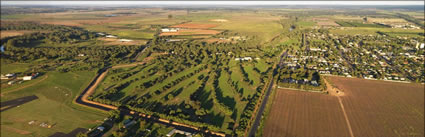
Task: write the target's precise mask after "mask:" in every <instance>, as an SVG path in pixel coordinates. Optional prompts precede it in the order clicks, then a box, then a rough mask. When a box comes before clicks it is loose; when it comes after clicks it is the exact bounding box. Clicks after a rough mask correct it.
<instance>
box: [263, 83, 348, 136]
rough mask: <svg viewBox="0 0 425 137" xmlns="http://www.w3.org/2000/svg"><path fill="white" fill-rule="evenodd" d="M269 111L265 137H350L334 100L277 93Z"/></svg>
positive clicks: (282, 91)
mask: <svg viewBox="0 0 425 137" xmlns="http://www.w3.org/2000/svg"><path fill="white" fill-rule="evenodd" d="M271 109H272V110H271V111H270V115H269V116H268V118H267V121H266V126H265V128H264V134H263V136H265V137H295V136H298V137H313V136H314V137H348V136H350V134H349V131H348V127H347V124H346V122H345V120H344V115H343V112H342V109H341V107H340V105H339V103H338V98H337V97H336V96H330V95H324V94H320V93H312V92H303V91H294V90H286V89H278V90H277V93H276V96H275V98H274V99H273V106H272V108H271Z"/></svg>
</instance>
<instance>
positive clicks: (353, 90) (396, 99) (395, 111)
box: [329, 77, 424, 136]
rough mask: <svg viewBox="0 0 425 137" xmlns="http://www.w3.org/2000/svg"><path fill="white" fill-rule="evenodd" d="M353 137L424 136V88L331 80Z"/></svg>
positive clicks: (409, 85) (358, 80)
mask: <svg viewBox="0 0 425 137" xmlns="http://www.w3.org/2000/svg"><path fill="white" fill-rule="evenodd" d="M329 78H330V81H331V82H332V83H334V84H335V85H336V87H337V88H339V89H341V90H342V91H344V94H345V95H344V96H341V99H342V103H343V104H344V106H345V110H346V112H347V116H348V119H349V120H350V123H351V127H352V130H353V133H354V136H424V130H423V129H424V109H423V108H424V99H423V97H424V85H422V84H406V83H396V82H385V81H374V80H363V79H357V78H341V77H329Z"/></svg>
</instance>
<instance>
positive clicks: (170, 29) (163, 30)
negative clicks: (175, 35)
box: [161, 28, 180, 32]
mask: <svg viewBox="0 0 425 137" xmlns="http://www.w3.org/2000/svg"><path fill="white" fill-rule="evenodd" d="M179 30H180V29H179V28H164V29H161V32H177V31H179Z"/></svg>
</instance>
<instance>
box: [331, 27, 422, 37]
mask: <svg viewBox="0 0 425 137" xmlns="http://www.w3.org/2000/svg"><path fill="white" fill-rule="evenodd" d="M378 31H381V32H384V33H394V34H397V33H399V34H404V33H407V34H412V33H414V34H415V35H414V36H420V35H418V34H419V33H423V30H421V29H407V30H406V29H398V28H366V27H356V28H343V29H334V30H331V31H330V33H333V34H339V35H357V34H360V35H369V34H370V35H378V33H377V32H378Z"/></svg>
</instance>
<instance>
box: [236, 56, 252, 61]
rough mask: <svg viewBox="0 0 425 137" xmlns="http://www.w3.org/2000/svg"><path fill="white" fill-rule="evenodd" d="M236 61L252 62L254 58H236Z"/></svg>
mask: <svg viewBox="0 0 425 137" xmlns="http://www.w3.org/2000/svg"><path fill="white" fill-rule="evenodd" d="M235 60H242V61H250V60H252V58H251V57H243V58H235Z"/></svg>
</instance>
